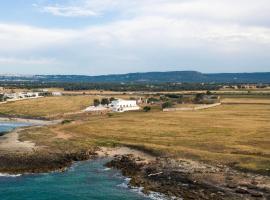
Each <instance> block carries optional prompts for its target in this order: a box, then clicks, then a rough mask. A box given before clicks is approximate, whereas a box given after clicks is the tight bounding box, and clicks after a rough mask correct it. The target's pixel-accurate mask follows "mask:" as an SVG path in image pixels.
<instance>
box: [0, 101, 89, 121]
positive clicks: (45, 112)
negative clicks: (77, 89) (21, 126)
mask: <svg viewBox="0 0 270 200" xmlns="http://www.w3.org/2000/svg"><path fill="white" fill-rule="evenodd" d="M93 99H94V97H93V96H61V97H45V98H39V99H31V100H23V101H16V102H9V103H6V104H1V105H0V114H2V115H14V116H21V117H46V118H50V117H55V116H57V115H61V114H64V113H67V112H76V111H80V110H82V109H84V108H86V107H87V106H89V105H90V104H92V102H93Z"/></svg>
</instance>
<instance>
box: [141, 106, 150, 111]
mask: <svg viewBox="0 0 270 200" xmlns="http://www.w3.org/2000/svg"><path fill="white" fill-rule="evenodd" d="M150 110H151V107H150V106H145V107H144V108H143V111H144V112H149V111H150Z"/></svg>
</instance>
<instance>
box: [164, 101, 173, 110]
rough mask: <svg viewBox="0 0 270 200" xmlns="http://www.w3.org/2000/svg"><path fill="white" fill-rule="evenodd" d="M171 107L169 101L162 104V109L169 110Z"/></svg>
mask: <svg viewBox="0 0 270 200" xmlns="http://www.w3.org/2000/svg"><path fill="white" fill-rule="evenodd" d="M172 106H173V104H172V102H171V101H166V102H164V103H163V104H162V108H163V109H164V108H171V107H172Z"/></svg>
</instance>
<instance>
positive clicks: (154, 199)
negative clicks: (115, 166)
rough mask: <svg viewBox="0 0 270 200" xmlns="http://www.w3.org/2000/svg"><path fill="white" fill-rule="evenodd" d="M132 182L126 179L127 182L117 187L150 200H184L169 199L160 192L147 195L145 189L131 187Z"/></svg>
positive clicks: (180, 199)
mask: <svg viewBox="0 0 270 200" xmlns="http://www.w3.org/2000/svg"><path fill="white" fill-rule="evenodd" d="M130 180H131V178H125V181H124V182H123V183H121V184H119V185H117V186H118V187H121V188H124V189H130V190H131V191H133V192H135V193H137V194H139V195H142V196H144V197H146V198H149V199H151V200H183V198H179V197H169V196H167V195H165V194H161V193H159V192H151V191H150V192H149V193H148V194H145V193H144V192H143V189H144V188H143V187H133V186H130V185H129V183H130Z"/></svg>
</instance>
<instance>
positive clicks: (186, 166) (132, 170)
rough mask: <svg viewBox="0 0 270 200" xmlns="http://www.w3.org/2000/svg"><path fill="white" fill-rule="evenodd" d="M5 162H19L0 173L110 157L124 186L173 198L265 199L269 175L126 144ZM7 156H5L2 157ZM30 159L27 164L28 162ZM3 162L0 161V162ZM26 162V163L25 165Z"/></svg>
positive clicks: (60, 168) (269, 188)
mask: <svg viewBox="0 0 270 200" xmlns="http://www.w3.org/2000/svg"><path fill="white" fill-rule="evenodd" d="M10 156H11V157H10V160H8V159H6V160H5V159H4V160H3V159H2V158H3V157H2V158H1V156H0V159H1V161H4V162H5V161H8V162H7V163H9V164H11V163H13V164H15V166H17V164H18V163H19V165H22V163H24V164H25V165H24V166H17V167H18V168H17V169H16V168H13V169H10V168H6V170H4V171H3V168H2V166H3V164H2V165H1V163H0V171H1V173H2V174H8V173H10V175H11V176H14V175H16V174H22V173H44V172H53V171H64V170H66V169H67V168H68V167H70V166H72V164H73V163H74V162H77V161H85V160H89V159H95V158H104V157H105V158H110V160H111V161H109V162H108V163H107V164H106V166H107V167H109V168H116V169H118V170H120V171H121V172H122V174H123V175H124V176H126V177H127V178H129V179H130V181H129V183H128V186H129V187H131V188H134V187H135V188H142V192H143V193H145V194H150V193H151V192H157V193H160V194H164V195H166V196H168V197H173V198H176V197H177V198H179V199H181V198H184V199H192V198H193V199H194V198H195V199H211V200H217V199H219V200H229V199H230V200H234V199H235V200H240V199H251V200H252V199H258V198H259V199H268V198H269V197H270V177H266V176H261V175H252V174H247V173H241V172H238V171H235V170H232V169H230V168H229V167H227V166H213V165H207V164H204V163H200V162H195V161H191V160H184V159H178V160H175V159H170V158H166V157H156V156H153V155H150V154H148V153H145V152H143V151H139V150H135V149H131V148H129V147H115V148H107V147H100V148H98V147H97V148H95V149H91V150H88V151H81V152H74V153H63V152H62V153H54V154H53V153H51V152H47V153H44V152H43V153H38V154H33V153H29V154H24V155H23V157H22V156H17V155H16V154H15V155H14V154H11V155H10ZM6 158H7V157H6ZM30 162H31V163H30ZM2 163H3V162H2ZM29 163H30V164H29Z"/></svg>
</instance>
